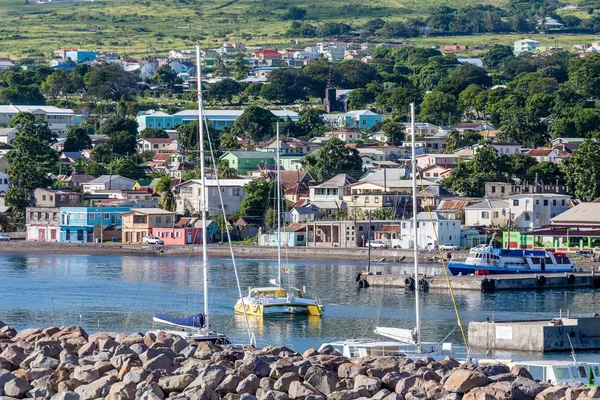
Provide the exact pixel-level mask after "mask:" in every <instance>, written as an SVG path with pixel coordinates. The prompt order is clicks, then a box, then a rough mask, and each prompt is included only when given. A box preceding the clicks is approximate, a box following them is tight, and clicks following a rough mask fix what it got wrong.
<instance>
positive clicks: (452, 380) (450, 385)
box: [444, 369, 488, 393]
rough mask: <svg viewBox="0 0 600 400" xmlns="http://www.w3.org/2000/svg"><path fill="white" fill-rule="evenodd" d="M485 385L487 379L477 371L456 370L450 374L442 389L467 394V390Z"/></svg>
mask: <svg viewBox="0 0 600 400" xmlns="http://www.w3.org/2000/svg"><path fill="white" fill-rule="evenodd" d="M487 383H488V379H487V377H486V376H485V375H484V374H482V373H481V372H479V371H470V370H467V369H457V370H454V371H453V372H452V374H451V375H450V376H449V377H448V379H447V380H446V382H445V383H444V389H446V390H447V391H449V392H454V393H467V392H468V391H469V390H471V389H473V388H475V387H479V386H485V385H487Z"/></svg>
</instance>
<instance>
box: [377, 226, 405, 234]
mask: <svg viewBox="0 0 600 400" xmlns="http://www.w3.org/2000/svg"><path fill="white" fill-rule="evenodd" d="M378 232H391V233H400V225H381V229H379V230H378Z"/></svg>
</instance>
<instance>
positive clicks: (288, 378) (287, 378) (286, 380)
mask: <svg viewBox="0 0 600 400" xmlns="http://www.w3.org/2000/svg"><path fill="white" fill-rule="evenodd" d="M294 381H298V382H302V378H301V377H300V375H298V374H295V373H293V372H286V373H285V374H283V375H282V376H281V378H279V379H277V381H276V382H275V384H274V385H273V389H275V390H277V391H280V392H287V391H288V390H289V389H290V384H291V383H292V382H294Z"/></svg>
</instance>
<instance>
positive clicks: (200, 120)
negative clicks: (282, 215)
mask: <svg viewBox="0 0 600 400" xmlns="http://www.w3.org/2000/svg"><path fill="white" fill-rule="evenodd" d="M196 74H197V79H198V83H197V85H196V86H197V87H198V131H199V132H198V142H199V146H200V153H199V156H200V182H201V185H202V195H201V197H200V213H201V214H202V225H201V227H202V272H203V274H204V328H205V329H206V330H208V329H209V327H210V324H209V322H208V264H207V259H208V251H207V249H206V239H207V235H206V176H205V173H204V115H203V109H202V79H201V77H202V67H201V66H200V46H196Z"/></svg>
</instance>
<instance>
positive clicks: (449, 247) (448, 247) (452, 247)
mask: <svg viewBox="0 0 600 400" xmlns="http://www.w3.org/2000/svg"><path fill="white" fill-rule="evenodd" d="M440 249H442V250H452V251H458V250H460V247H458V246H455V245H453V244H450V243H444V244H442V245H441V246H440Z"/></svg>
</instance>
